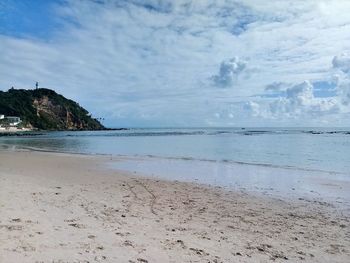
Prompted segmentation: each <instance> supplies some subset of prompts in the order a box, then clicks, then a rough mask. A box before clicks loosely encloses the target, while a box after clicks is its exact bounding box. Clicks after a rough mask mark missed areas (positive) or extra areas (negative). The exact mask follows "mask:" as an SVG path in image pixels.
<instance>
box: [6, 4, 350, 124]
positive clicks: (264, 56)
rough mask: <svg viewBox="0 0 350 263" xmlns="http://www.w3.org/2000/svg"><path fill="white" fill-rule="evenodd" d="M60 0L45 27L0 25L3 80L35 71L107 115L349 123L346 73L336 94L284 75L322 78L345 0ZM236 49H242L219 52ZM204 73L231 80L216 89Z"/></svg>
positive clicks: (20, 79)
mask: <svg viewBox="0 0 350 263" xmlns="http://www.w3.org/2000/svg"><path fill="white" fill-rule="evenodd" d="M65 3H66V4H65V5H63V6H59V5H58V6H57V9H56V14H57V17H56V19H58V20H59V21H61V22H63V25H64V26H63V27H62V28H58V29H57V30H56V31H55V32H53V34H52V36H51V37H50V39H40V38H37V37H36V36H35V35H31V36H29V37H27V38H16V37H13V36H9V35H1V34H0V50H1V56H0V87H1V88H2V89H7V88H9V87H11V86H13V85H14V86H16V87H30V86H32V85H34V83H35V81H39V82H40V84H41V85H42V86H46V87H51V88H55V89H56V90H57V91H59V92H61V93H62V94H64V95H66V96H68V97H71V98H73V99H75V100H77V101H79V102H80V104H82V105H84V106H86V107H87V108H88V109H89V110H90V111H92V112H93V113H94V115H97V116H102V117H106V119H108V120H109V123H108V124H110V125H113V126H120V125H142V126H145V125H157V126H158V125H164V126H169V125H179V126H182V125H197V126H200V125H207V124H208V125H221V126H222V125H250V124H251V125H255V124H256V123H258V121H260V122H259V123H260V124H261V125H266V123H268V120H270V119H272V120H273V119H276V120H277V119H278V121H280V119H283V120H285V121H286V123H285V125H288V124H289V123H291V122H289V121H290V119H298V118H304V119H300V122H303V123H304V124H305V123H307V122H308V120H307V118H308V117H310V116H311V115H312V116H314V117H313V119H317V114H319V116H320V118H328V117H327V116H335V115H336V116H337V118H338V119H339V122H343V123H345V122H346V121H348V123H350V121H349V117H348V116H347V115H344V114H343V113H344V112H346V105H345V104H346V102H347V101H349V100H348V94H349V93H348V90H349V89H348V87H349V85H348V84H346V83H347V82H346V76H341V78H340V80H339V84H338V87H337V90H338V94H337V96H336V97H334V98H323V99H320V98H317V97H315V96H314V94H313V93H311V91H310V87H307V85H306V86H303V87H302V88H300V87H299V89H300V90H299V91H298V90H297V88H296V87H293V86H294V84H293V83H301V82H302V81H303V80H305V79H308V80H310V82H311V83H312V82H313V81H317V80H324V79H328V78H330V77H331V75H332V74H333V72H331V70H330V69H331V68H330V63H329V61H330V60H331V59H332V57H333V56H334V55H335V54H342V53H344V52H349V51H350V44H349V43H350V35H349V30H350V17H349V15H348V14H349V12H350V3H349V2H348V1H341V0H339V1H336V3H335V1H322V0H317V1H316V0H314V1H297V2H295V1H268V2H263V1H254V0H245V1H243V0H237V1H226V0H219V1H213V0H203V1H190V0H179V1H170V0H166V1H159V0H146V1H139V0H133V1H116V0H105V1H103V0H100V1H89V0H86V1H76V0H67V1H65ZM0 14H1V5H0ZM0 27H1V25H0ZM0 32H1V30H0ZM32 33H33V32H32ZM330 40H331V41H330ZM234 54H239V56H240V58H249V61H248V62H246V61H244V60H242V59H240V58H238V57H237V58H233V59H232V60H231V61H230V60H227V58H231V57H232V55H234ZM346 61H348V60H347V58H344V57H343V56H339V57H337V58H336V59H335V62H334V63H333V65H334V67H335V68H336V69H341V70H342V71H344V72H347V71H348V69H349V67H348V66H347V65H348V62H346ZM218 65H221V66H220V69H219V70H218ZM248 66H249V68H248ZM252 68H254V69H257V70H255V71H252V70H251V69H252ZM218 71H219V72H218ZM344 72H343V73H342V74H345V75H346V73H344ZM213 75H215V77H214V78H211V77H212V76H213ZM247 76H249V78H247ZM213 79H214V83H216V84H217V85H218V86H220V87H231V86H234V87H235V88H234V89H213V88H212V84H213ZM273 82H275V84H274V85H271V86H270V87H266V86H267V85H269V84H270V83H273ZM289 83H291V84H289ZM265 88H266V90H267V91H268V92H270V93H271V92H272V93H273V92H275V93H276V92H277V93H278V92H280V93H281V94H284V92H287V91H286V90H288V89H291V90H289V94H290V95H289V97H287V96H286V97H281V98H278V99H276V98H270V97H268V98H259V99H257V101H253V102H251V103H250V102H249V101H252V100H253V99H252V96H256V95H257V94H262V93H266V92H267V91H265ZM278 95H279V94H278ZM339 102H341V103H339ZM244 105H246V106H244ZM249 105H250V106H249ZM269 105H272V106H269ZM334 105H338V106H339V107H340V110H339V111H338V113H337V110H336V106H334ZM338 106H337V107H338ZM248 108H249V110H248ZM248 112H249V113H248ZM317 112H319V113H317ZM216 113H217V114H218V115H217V116H219V117H217V116H216ZM169 116H172V117H171V118H169ZM261 116H263V118H261ZM271 116H272V117H271ZM329 118H330V120H331V118H333V117H329ZM278 124H279V122H277V125H278Z"/></svg>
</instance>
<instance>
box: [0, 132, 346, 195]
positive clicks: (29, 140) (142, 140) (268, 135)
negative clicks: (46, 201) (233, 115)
mask: <svg viewBox="0 0 350 263" xmlns="http://www.w3.org/2000/svg"><path fill="white" fill-rule="evenodd" d="M0 145H2V147H6V148H30V149H37V150H39V149H40V150H48V151H58V152H73V153H85V154H109V155H115V156H124V157H125V156H126V157H130V158H131V159H130V158H129V159H128V160H125V161H124V162H118V163H117V164H116V168H119V169H124V170H128V171H133V172H140V173H144V174H150V175H162V174H167V176H168V177H169V176H170V177H171V178H172V179H181V180H190V181H191V180H198V181H200V182H204V183H211V184H218V185H237V184H239V185H241V186H242V185H243V186H244V187H248V186H251V187H252V186H254V187H257V188H261V189H266V188H271V187H273V188H279V191H285V190H286V189H287V188H288V189H299V188H303V189H304V188H305V189H307V190H308V191H309V190H310V185H312V184H313V183H312V180H311V181H310V180H309V179H310V176H312V178H322V180H323V181H325V180H326V181H327V180H337V182H338V184H337V185H338V186H339V187H340V186H341V185H344V184H345V183H347V182H349V181H350V129H345V128H344V129H340V128H327V129H323V128H322V129H321V128H293V129H290V128H288V129H287V128H286V129H283V128H245V129H244V128H209V129H208V128H191V129H141V128H140V129H130V130H123V131H79V132H47V133H43V134H42V135H39V136H25V137H0ZM169 167H171V169H170V168H169ZM237 173H239V174H240V176H237ZM200 174H201V175H202V176H199V175H200ZM233 175H234V177H232V176H233ZM306 175H308V176H306ZM306 177H308V179H307V180H302V178H304V179H305V178H306ZM320 180H321V179H320ZM306 181H308V183H305V182H306ZM267 182H269V183H267ZM296 182H299V184H297V183H296ZM324 184H329V183H324ZM281 185H283V186H284V187H281ZM277 186H279V187H277ZM305 189H304V190H305ZM337 189H338V188H337ZM318 190H319V189H318ZM338 190H339V189H338ZM338 190H335V192H334V193H333V194H334V195H336V193H337V191H338ZM305 191H306V190H305ZM310 191H312V190H310ZM338 192H339V191H338ZM346 195H349V194H346ZM349 199H350V197H349Z"/></svg>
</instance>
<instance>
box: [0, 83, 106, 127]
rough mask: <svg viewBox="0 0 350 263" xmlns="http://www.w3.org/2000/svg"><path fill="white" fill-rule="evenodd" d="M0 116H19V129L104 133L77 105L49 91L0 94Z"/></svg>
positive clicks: (22, 90)
mask: <svg viewBox="0 0 350 263" xmlns="http://www.w3.org/2000/svg"><path fill="white" fill-rule="evenodd" d="M0 115H5V116H16V117H20V118H21V120H22V123H21V124H20V125H21V126H22V127H26V128H33V129H40V130H104V129H105V127H104V126H103V125H102V124H101V123H100V122H99V121H98V120H97V119H95V118H92V117H91V114H89V112H88V111H87V110H85V109H84V108H83V107H81V106H80V105H79V104H78V103H76V102H74V101H73V100H70V99H66V98H65V97H63V96H62V95H60V94H57V93H56V92H55V91H53V90H50V89H44V88H40V89H34V90H25V89H13V88H12V89H10V90H8V91H6V92H4V91H0Z"/></svg>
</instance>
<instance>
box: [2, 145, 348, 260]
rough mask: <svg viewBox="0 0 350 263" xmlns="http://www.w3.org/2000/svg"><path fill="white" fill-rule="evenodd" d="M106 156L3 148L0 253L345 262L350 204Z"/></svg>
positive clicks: (17, 257)
mask: <svg viewBox="0 0 350 263" xmlns="http://www.w3.org/2000/svg"><path fill="white" fill-rule="evenodd" d="M112 161H116V160H111V158H110V157H108V156H102V157H101V156H84V155H68V154H54V153H42V152H41V153H40V152H29V151H27V152H26V151H22V152H20V151H17V152H12V151H1V152H0V262H1V263H2V262H4V263H5V262H6V263H12V262H14V263H15V262H16V263H17V262H270V261H274V262H285V261H287V262H350V231H349V229H350V228H349V227H350V213H349V211H348V209H347V208H346V207H345V206H344V207H342V206H339V205H338V204H336V203H331V202H321V201H319V200H316V199H306V198H295V199H290V198H277V197H272V196H264V195H261V194H260V195H258V194H252V193H248V192H245V191H238V190H237V191H228V190H225V189H222V188H219V187H210V186H205V185H199V184H194V183H184V182H177V181H169V180H168V181H167V180H160V179H159V180H157V179H149V178H146V177H140V176H136V175H133V174H127V173H122V172H118V171H115V170H112V169H107V168H106V167H110V165H108V164H110V163H111V162H112Z"/></svg>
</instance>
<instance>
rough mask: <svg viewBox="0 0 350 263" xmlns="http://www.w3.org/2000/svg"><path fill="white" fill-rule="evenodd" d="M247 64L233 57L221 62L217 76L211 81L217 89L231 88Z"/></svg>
mask: <svg viewBox="0 0 350 263" xmlns="http://www.w3.org/2000/svg"><path fill="white" fill-rule="evenodd" d="M246 67H247V63H246V62H245V61H242V60H241V59H240V58H239V57H233V58H231V59H229V60H225V61H223V62H221V64H220V69H219V74H218V75H215V76H213V81H214V83H215V85H216V86H218V87H223V88H227V87H232V86H233V85H234V84H235V83H236V82H237V80H238V76H239V75H240V74H242V73H243V71H244V70H245V69H246Z"/></svg>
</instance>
